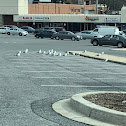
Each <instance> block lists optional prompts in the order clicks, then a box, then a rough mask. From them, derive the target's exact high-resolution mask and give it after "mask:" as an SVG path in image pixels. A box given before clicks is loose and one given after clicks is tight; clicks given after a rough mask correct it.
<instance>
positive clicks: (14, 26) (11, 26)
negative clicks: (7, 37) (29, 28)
mask: <svg viewBox="0 0 126 126" xmlns="http://www.w3.org/2000/svg"><path fill="white" fill-rule="evenodd" d="M3 27H9V28H16V29H18V27H17V26H16V25H3Z"/></svg>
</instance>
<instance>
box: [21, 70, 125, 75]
mask: <svg viewBox="0 0 126 126" xmlns="http://www.w3.org/2000/svg"><path fill="white" fill-rule="evenodd" d="M21 72H23V73H86V74H88V73H89V74H101V73H102V74H103V73H105V74H118V73H111V72H85V71H83V72H78V71H40V70H38V71H21ZM119 74H120V73H119ZM125 74H126V73H125Z"/></svg>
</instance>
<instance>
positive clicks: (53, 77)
mask: <svg viewBox="0 0 126 126" xmlns="http://www.w3.org/2000/svg"><path fill="white" fill-rule="evenodd" d="M31 78H33V79H69V78H74V79H75V77H31ZM82 79H84V80H85V79H86V80H90V78H82Z"/></svg>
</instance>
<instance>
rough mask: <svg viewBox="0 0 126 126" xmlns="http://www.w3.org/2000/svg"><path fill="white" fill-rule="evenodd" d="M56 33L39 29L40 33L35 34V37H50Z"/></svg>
mask: <svg viewBox="0 0 126 126" xmlns="http://www.w3.org/2000/svg"><path fill="white" fill-rule="evenodd" d="M54 33H56V32H55V31H53V30H48V31H41V32H40V33H37V34H35V37H36V38H40V37H41V38H51V37H52V35H53V34H54Z"/></svg>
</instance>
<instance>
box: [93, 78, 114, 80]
mask: <svg viewBox="0 0 126 126" xmlns="http://www.w3.org/2000/svg"><path fill="white" fill-rule="evenodd" d="M92 79H93V80H94V79H96V80H113V79H114V80H115V78H92Z"/></svg>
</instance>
